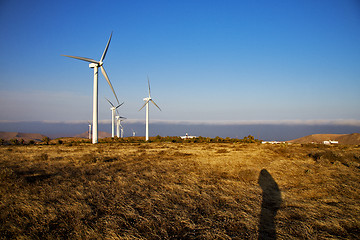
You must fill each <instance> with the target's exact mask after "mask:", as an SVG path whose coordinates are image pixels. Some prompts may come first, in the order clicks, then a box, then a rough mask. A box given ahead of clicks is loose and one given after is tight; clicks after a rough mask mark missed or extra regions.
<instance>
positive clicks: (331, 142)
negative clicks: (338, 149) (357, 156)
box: [323, 140, 339, 145]
mask: <svg viewBox="0 0 360 240" xmlns="http://www.w3.org/2000/svg"><path fill="white" fill-rule="evenodd" d="M323 144H325V145H331V144H339V141H332V140H329V141H324V142H323Z"/></svg>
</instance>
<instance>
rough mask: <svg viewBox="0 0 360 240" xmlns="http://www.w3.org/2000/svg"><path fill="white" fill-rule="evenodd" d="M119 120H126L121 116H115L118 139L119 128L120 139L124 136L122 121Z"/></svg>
mask: <svg viewBox="0 0 360 240" xmlns="http://www.w3.org/2000/svg"><path fill="white" fill-rule="evenodd" d="M118 114H119V113H118ZM121 119H126V118H125V117H121V116H116V136H117V137H120V128H121V137H123V135H124V129H123V126H122V125H121V121H122V120H121Z"/></svg>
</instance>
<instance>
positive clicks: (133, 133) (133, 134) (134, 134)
mask: <svg viewBox="0 0 360 240" xmlns="http://www.w3.org/2000/svg"><path fill="white" fill-rule="evenodd" d="M131 131H132V136H133V137H135V136H136V132H135V131H134V129H131Z"/></svg>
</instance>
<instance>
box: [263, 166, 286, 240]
mask: <svg viewBox="0 0 360 240" xmlns="http://www.w3.org/2000/svg"><path fill="white" fill-rule="evenodd" d="M258 183H259V185H260V187H261V188H262V191H263V192H262V204H261V213H260V221H259V238H258V239H276V225H275V216H276V213H277V211H278V210H279V208H280V205H281V193H280V189H279V186H278V185H277V183H276V182H275V180H274V179H273V177H272V176H271V174H270V173H269V172H268V171H267V170H266V169H263V170H261V171H260V174H259V181H258Z"/></svg>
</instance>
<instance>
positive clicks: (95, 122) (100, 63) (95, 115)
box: [62, 33, 119, 143]
mask: <svg viewBox="0 0 360 240" xmlns="http://www.w3.org/2000/svg"><path fill="white" fill-rule="evenodd" d="M111 37H112V33H111V35H110V38H109V41H108V42H107V44H106V47H105V50H104V52H103V54H102V56H101V58H100V61H95V60H94V59H91V58H84V57H76V56H69V55H62V56H65V57H69V58H75V59H78V60H82V61H85V62H89V63H90V64H89V67H90V68H94V89H93V134H92V143H98V69H99V68H100V70H101V72H102V74H103V75H104V77H105V79H106V81H107V83H108V84H109V86H110V88H111V90H112V91H113V93H114V95H115V98H116V100H117V102H118V103H119V100H118V98H117V96H116V93H115V91H114V88H113V86H112V85H111V82H110V79H109V77H108V75H107V74H106V71H105V69H104V67H103V61H104V59H105V56H106V53H107V50H108V48H109V44H110V40H111Z"/></svg>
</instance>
